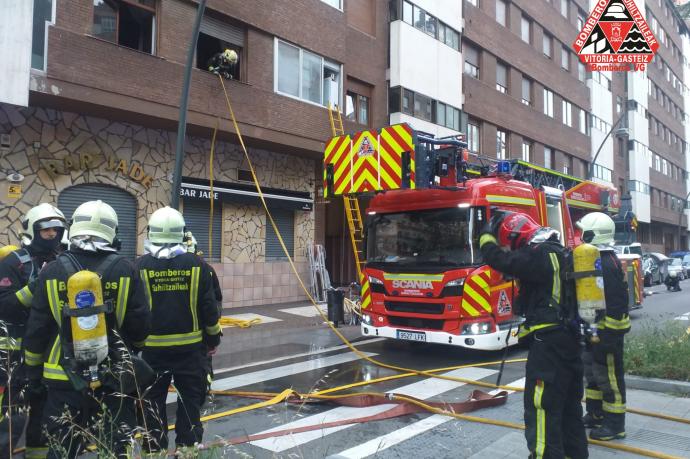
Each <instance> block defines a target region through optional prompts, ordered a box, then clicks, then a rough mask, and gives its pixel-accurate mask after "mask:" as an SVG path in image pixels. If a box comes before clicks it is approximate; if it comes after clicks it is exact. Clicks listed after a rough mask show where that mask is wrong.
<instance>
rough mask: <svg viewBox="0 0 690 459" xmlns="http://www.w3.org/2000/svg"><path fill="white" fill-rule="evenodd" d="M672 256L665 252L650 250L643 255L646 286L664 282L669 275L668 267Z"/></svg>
mask: <svg viewBox="0 0 690 459" xmlns="http://www.w3.org/2000/svg"><path fill="white" fill-rule="evenodd" d="M669 260H670V258H668V257H667V256H666V255H664V254H663V253H658V252H648V253H645V254H643V255H642V272H643V273H644V285H645V287H651V286H652V285H658V284H661V283H663V282H664V280H665V279H666V275H667V267H666V265H667V264H668V262H669Z"/></svg>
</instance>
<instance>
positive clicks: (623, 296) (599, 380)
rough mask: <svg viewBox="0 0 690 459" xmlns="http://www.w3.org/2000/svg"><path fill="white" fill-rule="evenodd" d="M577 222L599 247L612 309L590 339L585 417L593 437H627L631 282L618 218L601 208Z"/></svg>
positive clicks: (606, 294) (584, 236) (608, 305)
mask: <svg viewBox="0 0 690 459" xmlns="http://www.w3.org/2000/svg"><path fill="white" fill-rule="evenodd" d="M576 226H577V227H578V228H580V229H581V230H582V240H583V241H584V242H586V243H589V244H592V245H595V246H596V247H597V248H598V249H599V254H600V258H601V271H602V275H603V278H604V298H605V300H606V310H605V313H604V314H603V317H598V318H597V329H598V335H599V342H597V343H595V342H591V341H590V342H588V343H587V347H586V350H585V354H584V363H585V376H586V378H587V390H586V400H587V403H586V406H587V414H586V415H585V418H584V422H585V426H586V427H591V428H592V429H593V430H592V431H591V432H590V434H589V436H590V438H593V439H596V440H613V439H616V438H625V380H624V379H623V378H624V371H623V337H624V336H625V334H626V333H628V332H629V331H630V316H629V315H628V288H627V284H626V282H625V274H624V272H623V266H622V265H621V262H620V260H619V259H618V257H617V256H616V253H615V251H614V249H613V243H614V240H613V236H614V233H615V231H616V224H615V223H614V222H613V220H612V219H611V217H609V216H608V215H606V214H603V213H601V212H592V213H590V214H587V215H585V216H584V217H582V219H581V220H580V221H578V222H577V224H576Z"/></svg>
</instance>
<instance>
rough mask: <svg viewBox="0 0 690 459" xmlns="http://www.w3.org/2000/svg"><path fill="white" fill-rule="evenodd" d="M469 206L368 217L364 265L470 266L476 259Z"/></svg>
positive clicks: (476, 251) (472, 222)
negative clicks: (365, 261)
mask: <svg viewBox="0 0 690 459" xmlns="http://www.w3.org/2000/svg"><path fill="white" fill-rule="evenodd" d="M470 215H471V210H470V209H469V208H458V207H454V208H448V209H433V210H421V211H413V212H401V213H390V214H378V215H374V216H371V217H369V221H368V225H367V226H368V231H367V264H372V263H376V264H396V265H400V266H429V267H431V266H458V267H462V266H470V265H473V264H474V263H475V262H477V261H478V257H479V253H478V247H475V246H474V245H473V243H472V238H471V235H472V233H473V232H474V231H473V224H474V223H475V222H474V221H473V220H474V218H471V217H470Z"/></svg>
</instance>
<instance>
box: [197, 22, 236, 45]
mask: <svg viewBox="0 0 690 459" xmlns="http://www.w3.org/2000/svg"><path fill="white" fill-rule="evenodd" d="M200 30H201V32H202V33H205V34H206V35H211V36H212V37H216V38H220V39H221V40H223V41H226V42H228V43H230V44H232V45H237V46H241V47H244V30H243V29H241V28H239V27H237V26H234V25H232V24H228V23H227V22H223V21H220V20H218V19H215V18H212V17H209V16H204V18H203V19H202V20H201V29H200Z"/></svg>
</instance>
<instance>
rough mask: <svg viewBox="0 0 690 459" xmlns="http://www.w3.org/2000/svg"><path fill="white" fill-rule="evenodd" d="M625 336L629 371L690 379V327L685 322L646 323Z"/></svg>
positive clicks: (642, 374)
mask: <svg viewBox="0 0 690 459" xmlns="http://www.w3.org/2000/svg"><path fill="white" fill-rule="evenodd" d="M642 327H643V329H642V330H640V331H638V332H636V333H635V334H629V335H627V336H626V338H625V370H626V372H627V373H630V374H633V375H638V376H646V377H652V378H662V379H675V380H678V381H690V329H688V328H686V325H685V324H684V323H683V322H675V323H665V324H652V323H647V324H643V325H642Z"/></svg>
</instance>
